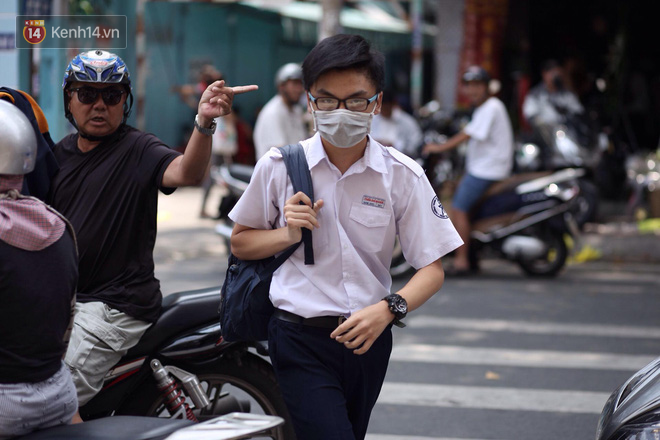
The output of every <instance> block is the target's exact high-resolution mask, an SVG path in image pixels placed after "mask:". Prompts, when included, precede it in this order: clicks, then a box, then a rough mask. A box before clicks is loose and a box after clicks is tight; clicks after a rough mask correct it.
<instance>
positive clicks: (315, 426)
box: [268, 318, 392, 440]
mask: <svg viewBox="0 0 660 440" xmlns="http://www.w3.org/2000/svg"><path fill="white" fill-rule="evenodd" d="M331 332H332V330H330V329H322V328H315V327H308V326H303V325H300V324H294V323H290V322H285V321H282V320H279V319H277V318H272V319H271V320H270V325H269V337H268V349H269V351H270V358H271V361H272V363H273V367H274V368H275V374H276V376H277V380H278V382H279V384H280V388H281V389H282V394H283V396H284V400H285V402H286V405H287V408H288V409H289V413H290V414H291V417H292V419H293V423H294V428H295V431H296V436H297V440H362V439H364V437H365V436H366V434H367V426H368V425H369V416H370V415H371V410H372V409H373V407H374V405H375V404H376V400H377V399H378V394H379V393H380V389H381V387H382V385H383V381H384V380H385V373H386V372H387V364H388V362H389V359H390V353H391V352H392V330H391V327H388V328H386V329H385V331H384V332H383V333H382V334H381V335H380V337H379V338H378V339H377V340H376V342H375V343H374V344H373V345H372V346H371V348H370V349H369V351H367V352H366V353H365V354H363V355H356V354H353V350H349V349H347V348H346V347H344V345H343V344H340V343H338V342H336V341H335V340H334V339H331V338H330V333H331Z"/></svg>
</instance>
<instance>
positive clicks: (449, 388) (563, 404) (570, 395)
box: [377, 382, 610, 414]
mask: <svg viewBox="0 0 660 440" xmlns="http://www.w3.org/2000/svg"><path fill="white" fill-rule="evenodd" d="M609 396H610V393H600V392H591V391H554V390H539V389H516V388H491V387H466V386H454V385H433V384H426V383H425V384H413V383H398V382H397V383H393V382H386V383H385V384H384V385H383V389H382V391H381V393H380V397H379V398H378V402H377V404H381V405H382V404H390V405H412V406H427V407H443V408H461V409H495V410H507V411H543V412H559V413H573V414H575V413H582V414H600V412H601V410H602V409H603V405H604V404H605V402H606V401H607V399H608V397H609Z"/></svg>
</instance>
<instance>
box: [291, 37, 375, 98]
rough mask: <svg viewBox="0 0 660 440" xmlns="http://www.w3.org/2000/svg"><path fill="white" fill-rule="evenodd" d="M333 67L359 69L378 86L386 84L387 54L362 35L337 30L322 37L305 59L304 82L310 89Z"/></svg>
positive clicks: (337, 68)
mask: <svg viewBox="0 0 660 440" xmlns="http://www.w3.org/2000/svg"><path fill="white" fill-rule="evenodd" d="M330 70H358V71H360V72H364V73H365V75H366V76H367V78H369V80H370V81H371V82H372V83H373V84H374V85H375V86H376V92H380V91H382V90H383V87H384V85H385V56H383V54H382V53H380V52H379V51H377V50H376V49H373V48H372V47H371V45H370V44H369V42H368V41H367V40H365V39H364V38H362V37H361V36H360V35H350V34H338V35H334V36H332V37H328V38H325V39H323V40H321V41H320V42H319V43H318V44H317V45H316V46H315V47H314V49H312V50H311V51H310V52H309V53H308V54H307V56H306V57H305V60H304V61H303V63H302V71H303V85H304V87H305V90H307V91H309V90H310V88H311V87H312V85H313V84H314V83H315V82H316V80H317V79H318V78H319V77H320V76H321V75H323V74H324V73H326V72H328V71H330Z"/></svg>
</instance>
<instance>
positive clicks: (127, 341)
mask: <svg viewBox="0 0 660 440" xmlns="http://www.w3.org/2000/svg"><path fill="white" fill-rule="evenodd" d="M150 326H151V324H150V323H148V322H145V321H141V320H139V319H135V318H133V317H131V316H128V315H127V314H125V313H123V312H120V311H119V310H115V309H112V308H110V307H109V306H108V305H106V304H104V303H102V302H90V303H76V315H75V318H74V320H73V332H72V333H71V340H70V341H69V348H68V350H67V352H66V356H65V358H64V362H65V363H66V364H67V365H68V366H69V368H70V369H71V376H72V377H73V383H74V384H75V385H76V391H77V392H78V403H79V404H80V406H82V405H84V404H86V403H87V402H89V401H90V400H91V399H92V397H94V396H95V395H96V394H97V393H98V392H99V391H100V390H101V387H102V386H103V378H104V377H105V375H106V374H107V373H108V371H109V370H110V368H112V367H113V366H114V365H115V364H116V363H117V362H118V361H119V359H121V358H122V356H124V355H125V354H126V352H127V351H128V350H129V349H130V348H131V347H133V346H135V345H136V344H137V343H138V342H139V341H140V338H141V337H142V335H143V334H144V332H145V331H146V330H147V329H148V328H149V327H150Z"/></svg>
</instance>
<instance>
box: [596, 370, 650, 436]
mask: <svg viewBox="0 0 660 440" xmlns="http://www.w3.org/2000/svg"><path fill="white" fill-rule="evenodd" d="M658 433H660V358H657V359H655V360H653V361H652V362H651V363H649V364H648V365H646V366H645V367H644V368H642V369H641V370H639V371H637V372H636V373H635V374H633V375H632V376H631V377H630V378H629V379H628V380H627V381H626V382H625V383H623V384H622V385H621V386H620V387H619V388H617V389H616V390H614V392H613V393H612V394H611V395H610V397H609V399H608V400H607V402H606V403H605V405H604V406H603V411H602V412H601V415H600V419H599V421H598V426H597V428H596V440H654V439H657V438H658Z"/></svg>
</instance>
